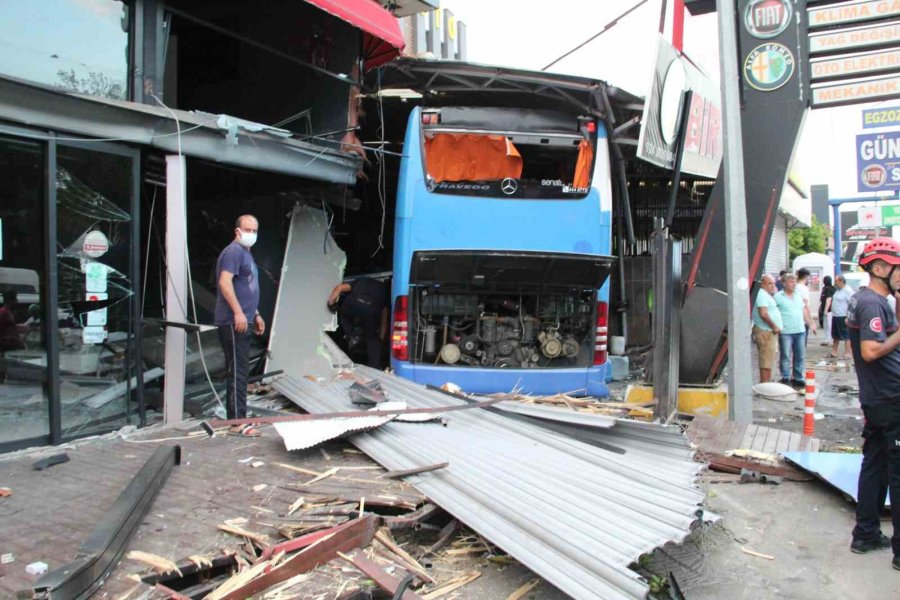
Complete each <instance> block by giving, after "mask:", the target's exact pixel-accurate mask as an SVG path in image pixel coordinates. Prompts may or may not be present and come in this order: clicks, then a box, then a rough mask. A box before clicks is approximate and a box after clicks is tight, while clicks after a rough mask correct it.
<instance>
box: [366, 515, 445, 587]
mask: <svg viewBox="0 0 900 600" xmlns="http://www.w3.org/2000/svg"><path fill="white" fill-rule="evenodd" d="M375 539H376V540H378V542H379V543H381V544H383V545H384V546H385V547H386V548H387V549H388V550H390V551H391V552H393V553H394V554H396V555H397V556H398V557H399V558H400V560H401V561H402V562H403V563H404V565H405V566H406V567H407V568H409V569H410V570H411V571H412V572H413V573H415V574H416V575H417V576H418V577H419V579H421V580H422V581H427V582H428V583H437V582H436V581H435V580H434V578H432V577H431V575H429V574H428V572H427V571H426V570H425V567H423V566H422V565H420V564H419V562H418V561H417V560H416V559H415V558H413V557H412V556H411V555H410V554H409V553H408V552H407V551H406V550H404V549H403V548H401V547H400V546H399V545H398V544H397V542H396V541H395V540H394V537H393V536H392V535H391V532H390V531H389V530H388V529H387V528H386V527H382V528H381V529H379V530H378V531H377V532H376V533H375Z"/></svg>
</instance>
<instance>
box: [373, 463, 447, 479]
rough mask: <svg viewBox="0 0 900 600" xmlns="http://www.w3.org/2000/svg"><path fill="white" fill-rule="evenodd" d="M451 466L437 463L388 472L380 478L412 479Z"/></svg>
mask: <svg viewBox="0 0 900 600" xmlns="http://www.w3.org/2000/svg"><path fill="white" fill-rule="evenodd" d="M449 466H450V463H448V462H442V463H437V464H436V465H428V466H424V467H416V468H413V469H402V470H399V471H388V472H387V473H384V474H382V475H380V476H379V478H382V477H383V478H385V479H402V478H403V477H410V476H411V475H419V474H420V473H430V472H431V471H437V470H440V469H446V468H447V467H449Z"/></svg>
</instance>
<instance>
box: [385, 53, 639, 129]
mask: <svg viewBox="0 0 900 600" xmlns="http://www.w3.org/2000/svg"><path fill="white" fill-rule="evenodd" d="M370 77H373V80H370V81H369V83H370V85H372V86H373V87H378V86H379V85H380V87H381V89H382V90H384V89H392V90H399V89H408V90H412V91H414V92H417V93H419V94H421V95H422V98H423V104H424V105H426V106H508V107H523V108H556V109H559V108H562V107H564V106H568V107H569V108H570V109H572V110H575V111H577V112H579V113H581V114H593V115H598V116H603V115H604V114H605V112H606V108H605V107H606V102H607V101H608V102H609V104H610V106H611V108H613V109H615V111H616V112H617V113H620V111H628V112H635V113H640V111H641V110H642V109H643V100H642V99H641V98H639V97H637V96H635V95H633V94H630V93H629V92H626V91H625V90H623V89H621V88H617V87H614V86H610V85H609V84H607V83H606V82H604V81H601V80H599V79H589V78H586V77H577V76H574V75H560V74H558V73H545V72H543V71H527V70H524V69H512V68H508V67H498V66H491V65H481V64H476V63H466V62H459V61H451V60H425V59H419V58H400V59H397V60H395V61H392V62H390V63H387V64H386V65H384V66H382V67H380V68H379V70H378V73H375V74H374V76H373V75H371V74H370ZM604 95H605V96H606V98H605V99H604Z"/></svg>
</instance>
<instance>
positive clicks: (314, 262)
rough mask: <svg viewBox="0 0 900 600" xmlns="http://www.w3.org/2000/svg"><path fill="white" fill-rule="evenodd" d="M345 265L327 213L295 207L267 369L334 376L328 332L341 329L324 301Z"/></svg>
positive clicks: (342, 252)
mask: <svg viewBox="0 0 900 600" xmlns="http://www.w3.org/2000/svg"><path fill="white" fill-rule="evenodd" d="M346 264H347V256H346V255H345V254H344V251H343V250H341V249H340V248H339V247H338V245H337V244H336V243H335V241H334V238H332V237H331V232H330V231H329V229H328V218H327V217H326V216H325V213H324V212H322V211H321V210H318V209H314V208H309V207H306V206H295V207H294V212H293V214H292V216H291V229H290V232H289V233H288V240H287V248H286V250H285V253H284V265H283V266H282V268H281V284H280V285H279V286H278V296H277V297H276V298H275V313H274V315H273V317H272V329H271V332H272V333H271V335H270V336H269V358H268V361H267V362H266V367H265V370H266V371H275V370H278V369H282V370H284V372H285V373H294V374H296V375H298V376H305V375H314V376H316V377H326V376H329V375H331V370H332V355H331V353H330V352H329V351H328V347H327V346H326V341H325V337H326V336H327V334H326V333H325V332H326V331H335V330H336V329H337V316H336V315H334V314H332V313H331V311H329V310H328V307H327V305H326V301H327V300H328V296H329V295H330V294H331V290H332V289H333V288H334V286H335V285H337V284H338V283H340V282H341V280H342V278H343V276H344V267H345V266H346Z"/></svg>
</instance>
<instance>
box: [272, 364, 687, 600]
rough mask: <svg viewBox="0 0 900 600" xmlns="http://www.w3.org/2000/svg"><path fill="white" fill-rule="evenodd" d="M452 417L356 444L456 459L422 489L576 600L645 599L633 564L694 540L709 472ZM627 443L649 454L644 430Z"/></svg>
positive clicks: (509, 422) (339, 388)
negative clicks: (700, 479)
mask: <svg viewBox="0 0 900 600" xmlns="http://www.w3.org/2000/svg"><path fill="white" fill-rule="evenodd" d="M357 373H358V374H359V375H361V376H362V377H364V378H366V379H377V380H378V381H380V382H381V384H382V386H383V387H384V389H385V390H386V391H387V392H388V393H389V394H390V395H391V397H392V398H394V399H396V400H398V401H405V402H407V403H408V404H410V405H411V406H419V407H442V406H445V405H448V404H451V403H453V402H455V400H454V399H453V398H451V397H449V396H447V395H446V394H442V393H440V392H435V391H432V390H428V389H426V388H425V387H423V386H420V385H417V384H415V383H413V382H410V381H407V380H404V379H401V378H397V377H393V376H390V375H386V374H384V373H381V372H379V371H376V370H373V369H369V368H366V367H357ZM273 385H274V386H275V388H276V389H278V391H279V392H281V393H283V394H285V395H286V396H287V397H289V398H291V399H292V400H293V401H294V402H296V403H297V404H299V405H300V406H302V407H303V408H305V409H306V410H309V411H311V412H324V411H332V410H336V409H346V408H347V407H350V406H351V404H350V400H349V398H348V397H347V387H348V386H349V382H347V381H335V382H331V383H325V384H323V383H318V382H312V381H309V380H305V379H298V378H294V377H289V376H286V377H283V378H282V379H280V380H278V381H276V382H275V383H274V384H273ZM444 421H445V423H446V426H442V425H439V424H428V423H424V424H406V423H398V422H396V421H395V422H391V423H387V424H386V425H384V426H383V427H381V428H379V429H378V430H376V431H372V432H370V433H366V434H362V435H358V436H354V437H353V438H351V441H352V442H353V443H354V444H355V445H356V446H357V447H358V448H359V449H360V450H362V451H363V452H365V453H366V454H368V455H369V456H371V457H372V458H373V459H375V460H376V461H377V462H379V463H380V464H381V465H382V466H383V467H385V468H386V469H389V470H401V469H411V468H415V467H417V466H420V465H423V464H432V463H438V462H442V461H449V462H450V463H451V464H452V468H450V469H442V470H438V471H434V472H431V473H422V474H420V475H418V476H416V479H415V483H414V485H415V487H416V489H417V490H418V491H420V492H421V493H423V494H424V495H426V496H427V497H428V498H429V499H430V500H431V501H432V502H433V503H434V504H437V505H438V506H440V507H441V508H443V509H444V510H446V511H447V512H449V513H450V514H452V515H453V516H454V517H456V518H457V519H459V520H460V521H462V522H464V523H465V524H466V525H468V526H469V527H471V528H472V529H474V530H475V531H476V532H478V533H479V534H480V535H482V536H484V537H485V538H486V539H488V540H490V541H491V542H492V543H494V544H496V545H498V546H499V547H501V548H502V549H504V550H505V551H506V552H508V553H509V554H510V555H511V556H513V557H515V558H516V559H517V560H519V561H520V562H522V563H523V564H524V565H526V566H527V567H528V568H530V569H532V570H533V571H534V572H535V573H537V574H539V575H541V576H542V577H544V578H545V579H547V581H549V582H550V583H552V584H553V585H555V586H556V587H558V588H559V589H560V590H562V591H563V592H565V593H566V594H568V595H570V596H572V597H573V598H576V599H599V598H602V599H604V600H616V599H632V600H633V599H635V598H644V597H646V595H647V592H648V586H647V583H646V582H645V581H644V580H643V579H642V578H641V577H640V576H639V575H638V574H637V573H635V572H633V571H631V570H630V569H629V568H628V565H629V564H631V563H632V562H633V561H635V560H637V558H638V557H639V556H640V555H641V554H643V553H645V552H648V551H650V550H652V549H653V548H656V547H658V546H661V545H662V544H665V543H666V542H669V541H681V540H682V539H684V538H685V536H686V535H687V534H688V533H689V531H690V527H691V524H692V523H693V522H694V521H695V520H696V515H697V511H698V508H699V505H700V503H701V502H702V501H703V499H704V493H703V492H702V491H701V490H699V489H698V488H697V486H696V483H695V479H696V473H697V469H698V467H699V465H697V464H695V463H693V462H692V461H690V460H689V459H686V458H682V459H678V458H675V457H662V459H659V458H657V457H654V456H653V454H652V450H651V449H652V447H653V444H652V443H647V450H646V451H644V452H638V451H635V450H626V451H624V453H617V452H612V451H610V450H606V449H603V448H598V447H594V446H590V445H587V444H584V443H581V442H578V441H576V440H574V439H572V438H571V437H568V436H564V435H559V434H555V433H552V432H548V431H546V430H545V429H542V428H539V427H535V426H534V425H531V424H528V423H523V422H520V421H519V420H515V419H509V418H506V417H504V416H502V415H499V414H494V413H492V412H489V411H482V410H469V411H457V412H452V413H451V412H448V413H445V419H444ZM616 426H618V423H617V424H616V425H615V426H613V427H611V428H609V429H598V430H597V431H613V430H615V428H616ZM668 435H669V433H668V432H666V433H665V434H661V437H667V436H668ZM623 439H627V440H628V441H629V443H630V444H631V446H632V448H638V447H640V443H641V442H640V438H639V436H637V435H636V434H634V433H630V434H628V435H625V436H624V437H623Z"/></svg>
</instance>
